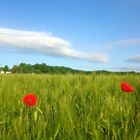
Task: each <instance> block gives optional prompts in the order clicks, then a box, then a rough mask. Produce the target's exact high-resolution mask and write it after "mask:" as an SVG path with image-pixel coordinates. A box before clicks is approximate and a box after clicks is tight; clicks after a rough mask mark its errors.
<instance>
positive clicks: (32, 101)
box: [23, 93, 37, 106]
mask: <svg viewBox="0 0 140 140" xmlns="http://www.w3.org/2000/svg"><path fill="white" fill-rule="evenodd" d="M23 102H24V104H25V105H27V106H35V105H36V103H37V97H36V96H35V95H34V94H32V93H31V94H27V95H25V96H24V98H23Z"/></svg>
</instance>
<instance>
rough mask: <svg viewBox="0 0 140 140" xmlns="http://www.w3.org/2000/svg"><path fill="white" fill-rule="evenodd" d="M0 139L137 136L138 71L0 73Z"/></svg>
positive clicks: (118, 139)
mask: <svg viewBox="0 0 140 140" xmlns="http://www.w3.org/2000/svg"><path fill="white" fill-rule="evenodd" d="M121 81H126V82H128V83H129V84H131V85H132V86H133V87H134V89H135V91H134V92H133V93H125V92H124V91H122V90H121V89H120V82H121ZM28 93H34V94H36V96H37V99H38V102H37V105H36V106H34V107H30V106H26V105H25V104H24V103H23V97H24V95H26V94H28ZM0 140H140V75H133V74H126V75H117V74H108V75H105V74H96V73H93V74H91V75H84V74H75V75H72V74H68V75H58V74H57V75H36V74H34V75H31V74H27V75H22V74H21V75H16V74H11V75H10V74H9V75H0Z"/></svg>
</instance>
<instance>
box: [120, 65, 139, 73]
mask: <svg viewBox="0 0 140 140" xmlns="http://www.w3.org/2000/svg"><path fill="white" fill-rule="evenodd" d="M118 69H119V70H121V71H135V72H140V67H134V66H133V67H132V66H124V67H120V68H118Z"/></svg>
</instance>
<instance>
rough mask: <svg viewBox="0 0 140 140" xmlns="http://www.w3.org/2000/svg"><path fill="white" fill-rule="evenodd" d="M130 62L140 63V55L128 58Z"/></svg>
mask: <svg viewBox="0 0 140 140" xmlns="http://www.w3.org/2000/svg"><path fill="white" fill-rule="evenodd" d="M127 61H129V62H134V63H140V55H136V56H133V57H130V58H128V59H127Z"/></svg>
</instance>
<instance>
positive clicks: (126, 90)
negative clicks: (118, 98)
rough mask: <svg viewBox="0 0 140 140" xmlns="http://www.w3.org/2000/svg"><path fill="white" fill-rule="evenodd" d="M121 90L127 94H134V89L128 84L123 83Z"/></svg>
mask: <svg viewBox="0 0 140 140" xmlns="http://www.w3.org/2000/svg"><path fill="white" fill-rule="evenodd" d="M121 90H123V91H125V92H133V91H134V88H133V87H132V86H130V85H129V84H128V83H126V82H121Z"/></svg>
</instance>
